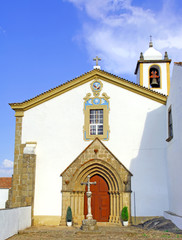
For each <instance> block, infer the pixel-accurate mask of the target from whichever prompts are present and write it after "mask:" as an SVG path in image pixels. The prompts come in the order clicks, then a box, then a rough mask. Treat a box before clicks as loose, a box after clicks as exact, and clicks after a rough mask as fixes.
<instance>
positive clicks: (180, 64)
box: [174, 62, 182, 66]
mask: <svg viewBox="0 0 182 240" xmlns="http://www.w3.org/2000/svg"><path fill="white" fill-rule="evenodd" d="M174 64H176V65H179V66H182V62H174Z"/></svg>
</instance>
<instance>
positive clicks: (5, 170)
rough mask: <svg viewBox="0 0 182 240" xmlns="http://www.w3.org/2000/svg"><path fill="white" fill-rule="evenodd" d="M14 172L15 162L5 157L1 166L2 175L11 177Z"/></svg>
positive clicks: (0, 172) (0, 173) (0, 175)
mask: <svg viewBox="0 0 182 240" xmlns="http://www.w3.org/2000/svg"><path fill="white" fill-rule="evenodd" d="M12 174H13V162H12V161H10V160H8V159H4V160H3V162H2V164H1V166H0V177H11V176H12Z"/></svg>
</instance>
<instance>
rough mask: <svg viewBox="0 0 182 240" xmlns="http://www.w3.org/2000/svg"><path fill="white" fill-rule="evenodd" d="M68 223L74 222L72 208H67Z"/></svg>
mask: <svg viewBox="0 0 182 240" xmlns="http://www.w3.org/2000/svg"><path fill="white" fill-rule="evenodd" d="M66 221H67V222H72V211H71V208H70V207H68V208H67V214H66Z"/></svg>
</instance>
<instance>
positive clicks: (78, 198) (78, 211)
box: [60, 139, 132, 225]
mask: <svg viewBox="0 0 182 240" xmlns="http://www.w3.org/2000/svg"><path fill="white" fill-rule="evenodd" d="M88 175H90V177H91V178H92V177H94V176H96V175H98V176H100V177H101V179H104V181H105V183H106V185H107V186H108V194H109V205H108V207H109V209H107V211H108V212H109V219H108V220H107V221H109V222H114V223H118V222H119V221H120V213H121V210H122V208H123V206H127V207H128V209H129V214H130V213H131V202H130V201H131V176H132V174H131V173H130V172H129V171H128V170H127V169H126V168H125V167H124V165H123V164H122V163H121V162H120V161H119V160H118V159H117V158H116V157H115V156H114V155H113V154H112V153H111V152H110V151H109V150H108V149H107V148H106V147H105V146H104V144H103V143H102V142H101V141H100V140H99V139H95V140H94V141H93V142H92V143H91V144H90V145H89V146H88V147H87V148H86V149H85V150H84V151H83V152H82V153H81V154H80V155H79V156H78V157H77V158H76V160H75V161H73V162H72V163H71V164H70V166H68V168H67V169H66V170H65V171H64V172H63V173H62V174H61V176H62V217H61V223H60V224H61V225H64V224H66V209H67V207H68V206H71V209H72V213H73V222H74V224H81V223H82V220H83V219H84V218H85V215H84V202H85V201H84V194H85V191H86V189H85V185H81V183H82V182H86V181H87V176H88Z"/></svg>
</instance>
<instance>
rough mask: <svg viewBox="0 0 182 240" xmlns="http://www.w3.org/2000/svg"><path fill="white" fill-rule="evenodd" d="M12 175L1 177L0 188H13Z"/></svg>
mask: <svg viewBox="0 0 182 240" xmlns="http://www.w3.org/2000/svg"><path fill="white" fill-rule="evenodd" d="M11 182H12V178H11V177H1V178H0V188H11Z"/></svg>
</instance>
